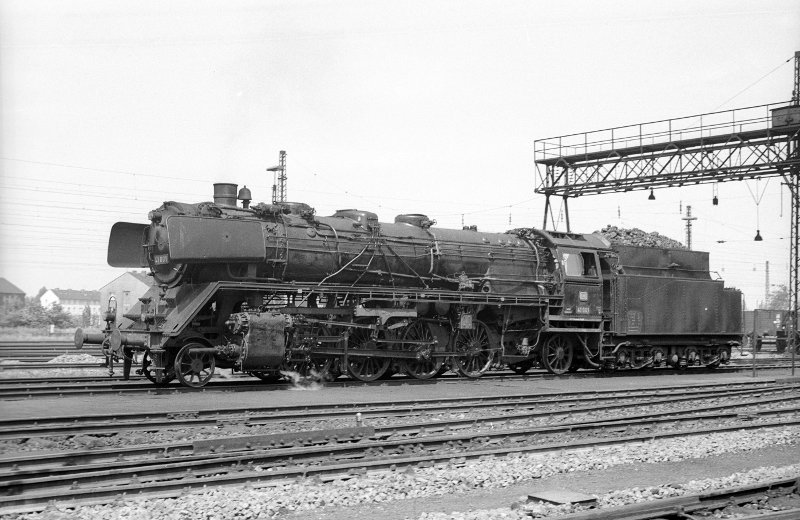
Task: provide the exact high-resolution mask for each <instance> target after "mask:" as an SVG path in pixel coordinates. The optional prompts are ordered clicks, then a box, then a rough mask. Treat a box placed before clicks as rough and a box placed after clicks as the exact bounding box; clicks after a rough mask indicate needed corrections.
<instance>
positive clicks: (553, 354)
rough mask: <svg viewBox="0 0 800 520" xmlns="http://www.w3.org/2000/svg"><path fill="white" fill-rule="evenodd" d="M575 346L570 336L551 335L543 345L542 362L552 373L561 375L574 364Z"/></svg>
mask: <svg viewBox="0 0 800 520" xmlns="http://www.w3.org/2000/svg"><path fill="white" fill-rule="evenodd" d="M572 356H573V347H572V341H571V340H570V338H569V337H567V336H564V335H562V334H557V335H555V336H550V338H548V339H547V341H546V342H545V344H544V347H542V364H543V365H544V368H546V369H547V371H548V372H550V373H551V374H556V375H561V374H563V373H565V372H566V371H567V370H569V367H570V366H571V365H572Z"/></svg>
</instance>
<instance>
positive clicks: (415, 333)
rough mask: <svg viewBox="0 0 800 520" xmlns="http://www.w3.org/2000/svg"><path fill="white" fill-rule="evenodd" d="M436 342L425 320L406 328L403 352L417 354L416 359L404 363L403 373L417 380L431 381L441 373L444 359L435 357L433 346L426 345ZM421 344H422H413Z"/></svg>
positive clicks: (417, 321) (415, 322)
mask: <svg viewBox="0 0 800 520" xmlns="http://www.w3.org/2000/svg"><path fill="white" fill-rule="evenodd" d="M433 340H434V337H433V332H431V328H430V326H429V325H428V324H427V323H426V322H424V321H423V320H416V321H414V322H413V323H411V325H409V326H408V327H406V330H405V334H403V341H408V342H409V343H403V350H406V351H409V352H416V354H417V358H416V359H406V360H405V361H404V362H403V371H404V372H405V373H406V374H408V375H409V376H411V377H413V378H415V379H430V378H432V377H433V376H435V375H436V374H438V373H439V369H440V368H442V364H443V363H444V358H442V357H434V356H433V353H434V352H433V344H431V343H429V344H427V345H426V344H424V342H432V341H433ZM411 342H420V343H411Z"/></svg>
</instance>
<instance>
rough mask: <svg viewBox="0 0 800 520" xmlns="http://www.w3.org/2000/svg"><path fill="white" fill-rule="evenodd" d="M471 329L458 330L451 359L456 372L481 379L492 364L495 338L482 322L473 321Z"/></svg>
mask: <svg viewBox="0 0 800 520" xmlns="http://www.w3.org/2000/svg"><path fill="white" fill-rule="evenodd" d="M473 325H474V327H473V328H471V329H459V330H458V332H457V333H456V339H455V342H454V349H455V351H456V352H457V353H458V354H457V355H456V356H454V357H453V365H454V368H455V369H456V371H457V372H458V373H459V374H461V375H462V376H465V377H470V378H477V377H481V376H482V375H483V374H484V373H485V372H486V371H487V370H489V367H490V366H492V362H494V355H495V343H496V342H495V341H494V340H495V338H496V336H497V335H496V334H494V333H493V332H492V331H491V330H490V329H489V327H488V326H487V325H486V324H485V323H483V322H482V321H478V320H474V321H473Z"/></svg>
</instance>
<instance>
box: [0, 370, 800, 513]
mask: <svg viewBox="0 0 800 520" xmlns="http://www.w3.org/2000/svg"><path fill="white" fill-rule="evenodd" d="M643 393H644V394H646V395H644V396H643V395H642V394H643ZM798 395H800V394H798V388H797V387H796V386H791V385H789V386H787V385H774V384H773V385H770V384H760V385H757V386H751V385H738V386H732V385H731V386H729V387H728V388H727V389H723V388H722V387H720V386H719V385H706V386H704V387H703V388H685V387H683V388H667V389H659V390H658V391H650V392H601V393H597V392H588V393H566V394H554V395H551V396H538V397H536V398H530V397H527V396H508V397H504V398H497V397H491V398H484V399H478V400H476V399H474V398H473V399H445V400H425V401H414V402H409V403H375V404H371V405H368V406H365V405H360V406H348V407H323V406H318V407H312V408H313V409H309V408H308V407H303V409H295V410H292V409H291V407H289V408H287V407H282V408H280V409H273V410H264V411H261V412H256V411H252V410H251V411H248V413H243V411H242V410H235V411H228V412H229V413H233V417H237V418H239V419H241V418H242V417H245V418H246V421H244V422H242V421H239V422H238V423H231V424H227V425H226V426H224V427H223V431H227V432H228V433H227V435H226V436H225V437H219V430H217V437H216V438H198V439H195V440H187V441H186V442H182V443H181V442H178V443H176V442H175V440H174V439H175V437H174V435H172V436H170V437H169V441H168V442H166V443H162V444H152V445H147V446H141V447H132V446H126V447H125V449H124V450H123V451H120V450H119V448H113V449H98V448H93V449H91V450H83V451H70V452H65V453H61V454H49V455H48V457H47V459H46V460H44V461H43V460H42V457H41V456H37V454H35V453H30V454H17V455H14V456H9V455H6V456H5V457H4V462H5V464H4V465H5V467H7V468H10V469H6V470H0V487H4V488H5V489H7V490H9V491H8V492H7V493H6V495H5V496H2V497H0V512H2V511H3V510H5V509H8V508H17V509H15V510H18V508H28V509H30V510H38V509H41V507H42V506H43V505H44V504H46V503H47V502H48V501H50V500H65V499H67V498H73V499H80V500H101V501H102V500H106V501H107V500H109V499H113V497H115V496H117V495H118V494H119V493H133V492H135V491H137V490H139V489H141V488H142V486H144V487H145V488H146V490H147V492H148V493H156V494H167V495H169V494H171V493H180V492H182V491H183V490H184V488H186V487H195V486H205V485H219V484H236V483H239V484H241V483H245V482H251V483H252V482H262V483H269V482H279V481H285V480H286V479H294V478H299V477H302V478H307V477H314V478H319V479H322V480H325V479H338V478H348V477H349V476H352V475H357V474H362V473H363V472H365V471H372V470H397V469H398V468H402V467H408V466H417V467H419V466H423V467H424V466H428V465H433V464H450V465H452V464H456V465H457V464H462V463H464V462H465V461H466V460H467V459H475V458H480V457H487V456H491V457H494V456H505V455H509V454H512V453H533V452H537V453H543V452H551V451H559V450H567V449H578V448H589V447H593V446H601V445H609V444H619V443H635V442H643V441H650V440H657V439H668V438H682V437H688V436H693V435H704V434H708V433H711V432H719V431H733V430H742V429H756V428H765V427H784V426H787V425H797V424H800V407H798V406H797V405H795V404H794V403H795V402H796V400H797V397H798ZM634 403H635V405H634ZM356 413H358V414H360V418H361V421H362V422H361V423H358V424H355V423H354V421H353V419H354V415H355V414H356ZM201 415H202V417H201ZM331 415H336V416H337V417H334V418H332V417H330V416H331ZM320 417H327V419H326V421H327V422H324V421H323V422H322V423H320V421H319V419H320ZM69 419H76V418H64V419H60V420H57V419H48V418H43V419H42V420H41V422H39V421H38V420H37V421H36V423H33V424H31V423H29V424H28V426H27V428H26V432H27V434H28V435H33V434H35V435H49V436H52V435H56V434H59V435H76V434H80V435H83V436H86V435H90V434H93V435H109V434H110V432H112V431H113V432H114V433H119V432H125V431H128V430H129V429H133V430H136V431H141V430H142V428H147V427H146V426H143V425H142V424H141V421H142V419H143V417H142V416H139V417H133V416H131V415H130V414H126V416H125V417H123V416H118V417H113V418H112V420H111V421H105V424H104V425H99V424H97V423H96V421H97V420H98V418H97V417H95V418H87V419H86V420H78V422H79V423H83V426H86V428H83V427H80V428H79V427H78V425H76V424H75V423H74V422H72V423H70V422H67V421H68V420H69ZM145 420H146V421H149V422H150V424H151V426H150V427H149V428H155V429H164V428H166V427H172V428H173V429H175V428H187V427H190V428H194V429H197V428H198V427H199V426H200V425H201V424H205V425H208V424H210V422H209V421H213V423H214V424H216V425H217V427H218V426H219V425H220V424H225V423H224V418H223V417H221V416H216V417H214V416H213V415H211V414H210V413H203V414H200V413H199V412H197V413H195V414H192V413H189V412H187V413H185V414H184V416H181V414H180V413H178V414H175V415H173V416H172V417H170V416H168V415H167V416H155V415H153V414H150V415H149V416H147V417H146V418H145ZM172 421H175V422H172ZM292 421H297V427H298V430H297V431H291V432H281V433H274V432H273V433H258V434H252V433H250V432H252V431H253V429H254V428H255V427H256V425H259V424H262V425H263V424H267V425H269V424H272V425H273V426H276V427H277V426H279V427H281V428H286V427H287V424H291V423H292ZM307 421H312V424H323V425H326V426H328V428H326V429H324V430H316V431H309V430H305V429H302V428H303V427H304V426H303V425H304V424H306V426H305V427H306V428H307V427H308V426H307ZM59 422H60V424H58V423H59ZM22 427H23V425H22V424H19V423H10V422H7V421H4V422H3V423H2V428H3V429H2V432H3V435H2V437H0V438H4V439H6V440H8V439H9V438H11V437H9V434H10V433H11V432H12V431H15V430H16V431H17V432H18V433H19V431H20V429H21V428H22ZM177 431H181V430H180V429H179V430H177ZM246 433H247V434H246ZM183 436H184V437H185V436H186V434H183ZM189 437H191V436H189ZM37 508H38V509H37Z"/></svg>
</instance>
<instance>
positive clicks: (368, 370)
mask: <svg viewBox="0 0 800 520" xmlns="http://www.w3.org/2000/svg"><path fill="white" fill-rule="evenodd" d="M370 332H371V330H370V329H360V328H359V329H353V332H352V333H351V334H350V339H349V340H348V344H347V348H348V350H359V349H374V348H375V342H374V341H373V340H372V337H371V335H370ZM390 363H391V359H389V358H388V357H385V358H384V357H380V358H378V357H367V356H347V373H348V374H350V376H351V377H353V378H355V379H358V380H359V381H367V382H369V381H375V380H376V379H379V378H380V377H381V376H383V375H384V374H385V373H386V371H387V370H389V364H390Z"/></svg>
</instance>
